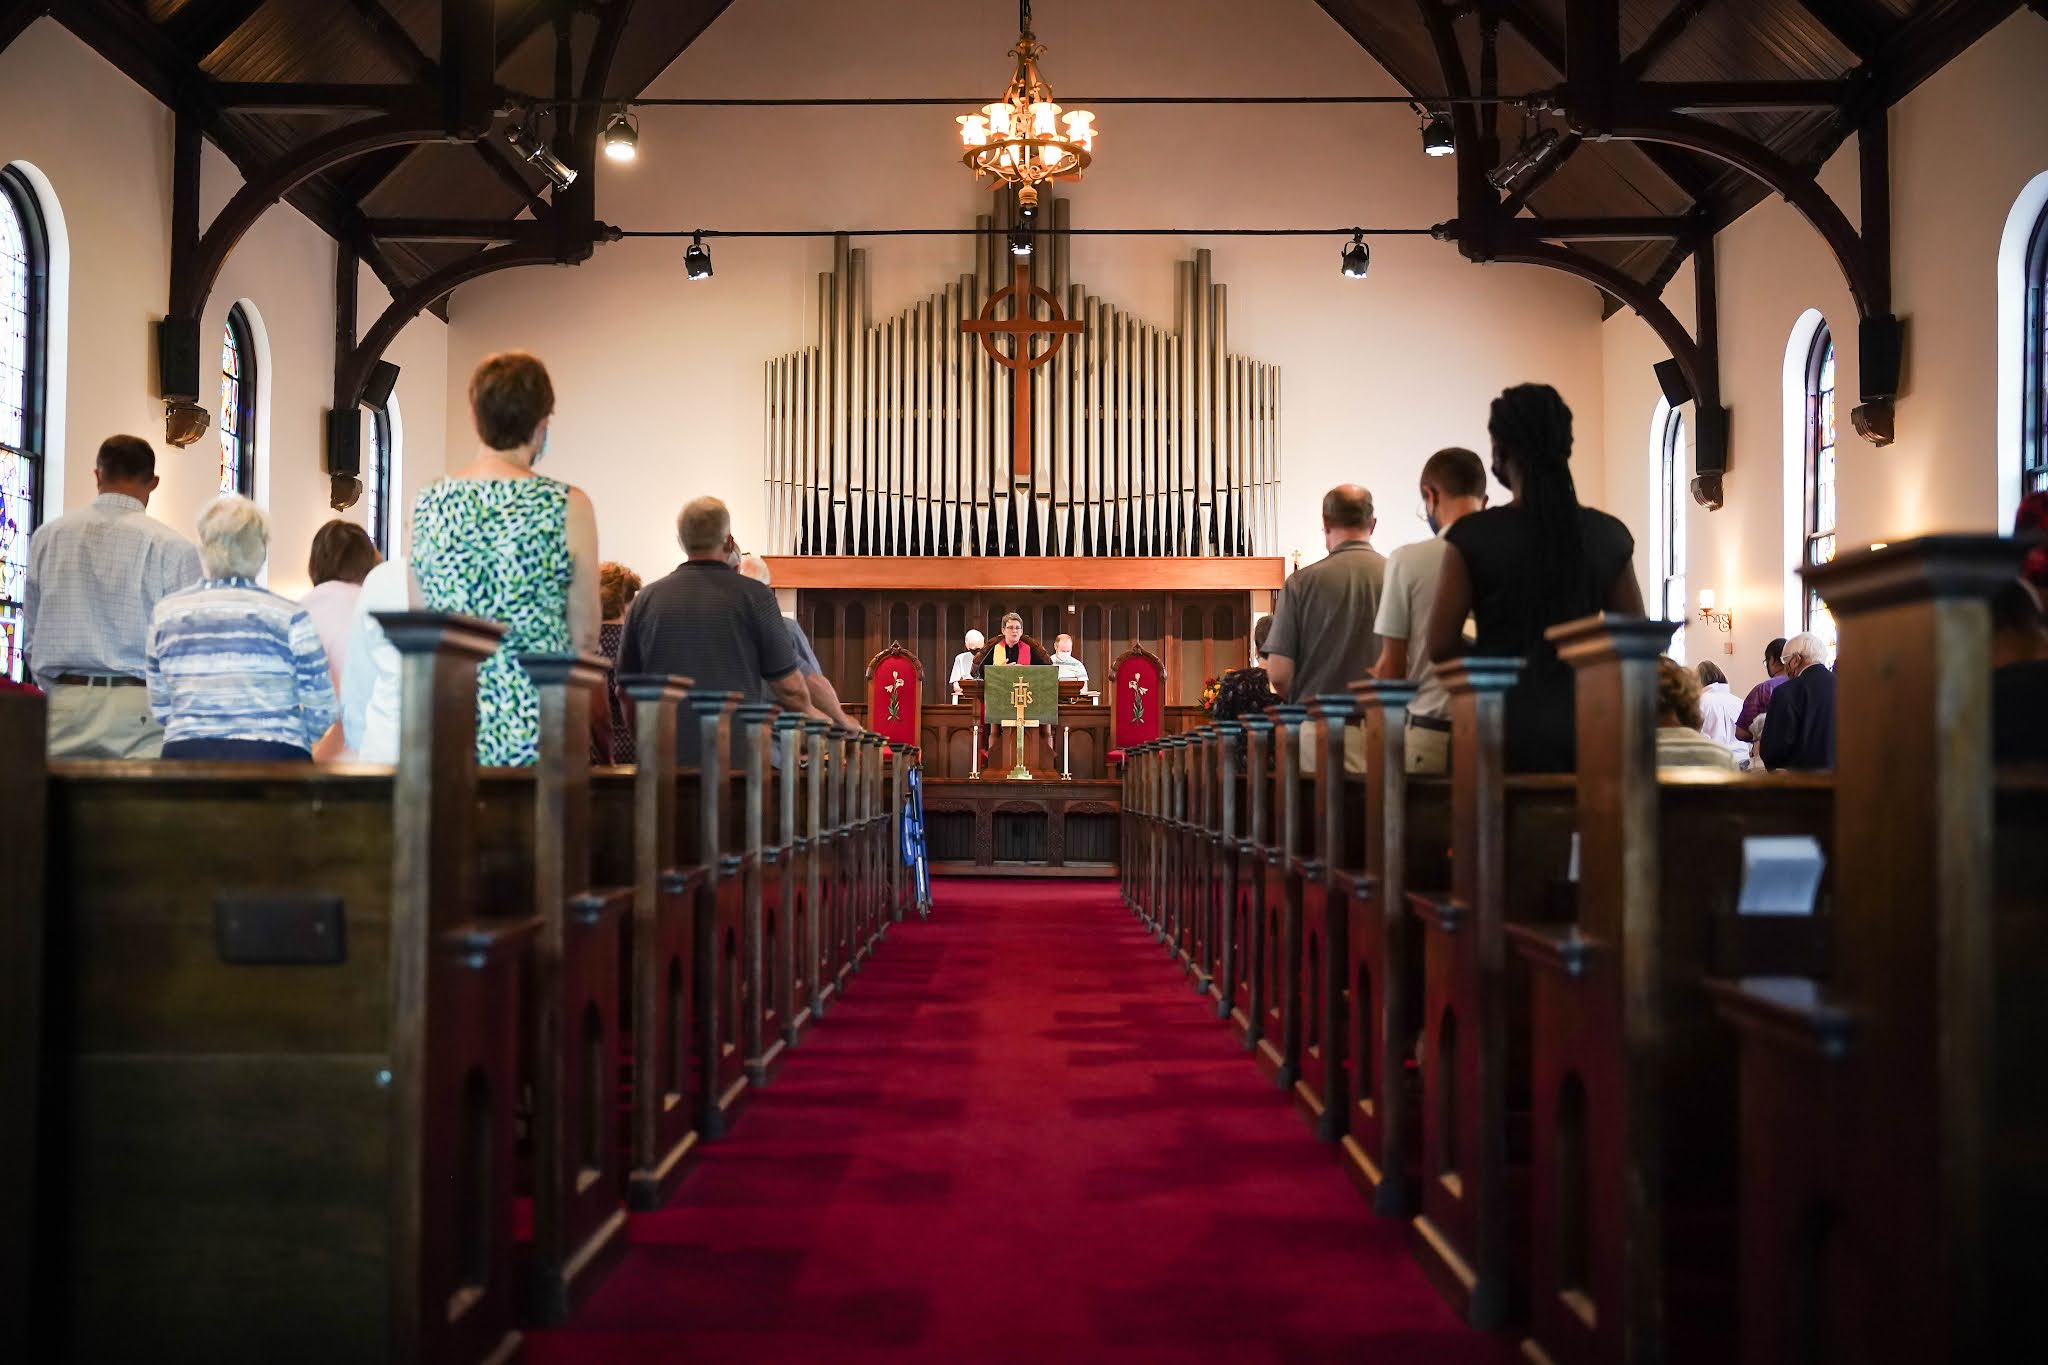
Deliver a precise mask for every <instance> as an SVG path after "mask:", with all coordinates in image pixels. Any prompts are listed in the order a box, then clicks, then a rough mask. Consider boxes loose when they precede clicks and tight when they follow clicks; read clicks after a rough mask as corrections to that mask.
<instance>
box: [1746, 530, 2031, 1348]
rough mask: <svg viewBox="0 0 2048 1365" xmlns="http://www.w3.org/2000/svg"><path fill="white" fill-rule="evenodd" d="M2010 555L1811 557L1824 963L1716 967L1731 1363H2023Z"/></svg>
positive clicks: (2025, 871) (2024, 984)
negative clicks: (1826, 644)
mask: <svg viewBox="0 0 2048 1365" xmlns="http://www.w3.org/2000/svg"><path fill="white" fill-rule="evenodd" d="M2022 549H2023V547H2022V546H2020V545H2019V544H2018V543H2016V542H2013V541H2006V540H1999V539H1997V538H1994V537H1988V536H1987V537H1980V536H1960V535H1952V536H1930V537H1926V538H1923V539H1920V540H1914V541H1907V542H1893V543H1892V544H1891V545H1890V546H1888V547H1886V548H1884V549H1881V550H1870V551H1863V552H1856V553H1850V554H1845V555H1843V556H1842V557H1841V558H1839V559H1837V560H1835V561H1834V562H1832V563H1830V564H1826V565H1822V566H1819V567H1816V568H1811V569H1808V570H1807V571H1806V572H1807V574H1808V575H1809V576H1810V578H1811V581H1812V582H1813V584H1814V585H1815V586H1816V587H1817V588H1818V589H1819V591H1820V592H1821V594H1822V596H1823V597H1825V598H1826V600H1827V603H1828V607H1829V609H1830V610H1831V611H1832V612H1833V613H1834V615H1835V620H1836V623H1837V625H1838V627H1839V629H1840V632H1841V658H1842V668H1841V671H1840V675H1839V682H1838V684H1837V690H1836V736H1835V738H1836V745H1835V747H1836V755H1837V759H1836V772H1835V777H1836V783H1837V794H1836V801H1835V827H1836V844H1837V846H1838V847H1840V848H1841V849H1842V850H1843V851H1844V856H1843V858H1842V859H1841V860H1840V862H1839V863H1838V865H1837V866H1836V868H1835V871H1834V886H1835V897H1836V901H1837V903H1838V904H1839V905H1840V906H1841V913H1840V914H1839V915H1838V916H1837V921H1836V927H1835V934H1834V970H1833V972H1832V977H1831V980H1830V981H1829V982H1828V983H1827V984H1826V985H1825V986H1823V985H1821V984H1820V983H1818V982H1816V981H1814V980H1812V979H1810V978H1804V977H1775V978H1773V977H1752V978H1749V979H1746V980H1732V981H1723V982H1718V983H1716V984H1715V987H1714V990H1715V993H1716V998H1717V1001H1718V1003H1719V1007H1720V1009H1721V1010H1722V1012H1723V1013H1724V1014H1725V1015H1726V1017H1727V1018H1728V1019H1729V1020H1731V1021H1732V1022H1733V1023H1734V1025H1735V1027H1736V1030H1737V1032H1738V1034H1739V1036H1740V1040H1741V1094H1742V1112H1741V1122H1742V1139H1741V1180H1742V1202H1741V1229H1742V1230H1741V1245H1742V1289H1741V1305H1742V1306H1741V1315H1740V1334H1741V1352H1742V1359H1743V1360H1744V1361H1745V1362H1750V1363H1751V1365H1776V1362H1780V1361H1792V1360H1820V1361H1827V1362H1835V1361H1870V1362H1891V1361H1916V1362H1917V1361H1934V1360H1955V1361H1965V1360H1967V1361H1978V1360H1994V1359H1996V1360H2005V1359H2021V1358H2024V1355H2025V1352H2026V1347H2025V1346H2024V1342H2025V1341H2027V1340H2030V1339H2033V1338H2034V1337H2037V1336H2038V1334H2039V1333H2038V1318H2039V1305H2040V1289H2041V1287H2042V1283H2043V1280H2042V1274H2041V1265H2042V1261H2041V1251H2040V1236H2041V1228H2042V1226H2043V1224H2044V1221H2048V1171H2044V1162H2043V1159H2042V1153H2043V1152H2044V1151H2048V1103H2044V1100H2043V1094H2044V1092H2043V1089H2042V1087H2041V1085H2040V1067H2041V1057H2042V1056H2043V1054H2044V1051H2048V1009H2044V1008H2043V1006H2042V1004H2041V1000H2042V988H2041V982H2042V979H2043V974H2044V971H2048V914H2044V910H2048V895H2044V894H2043V891H2042V887H2043V885H2044V884H2048V882H2044V878H2048V839H2044V838H2043V833H2042V832H2043V830H2044V829H2048V774H2044V773H2042V772H2041V771H2040V770H2038V769H2036V770H2031V771H2017V770H2013V771H1999V770H1997V769H1996V768H1994V766H1993V762H1992V755H1991V752H1990V681H1989V675H1990V668H1989V662H1990V613H1989V606H1988V601H1989V598H1990V596H1991V594H1992V593H1993V592H1994V591H1995V590H1996V589H1997V588H1998V587H1999V586H2001V585H2002V584H2003V583H2005V582H2007V581H2009V580H2010V578H2011V577H2012V575H2013V574H2014V572H2015V571H2016V566H2017V565H2018V562H2019V557H2020V554H2021V551H2022Z"/></svg>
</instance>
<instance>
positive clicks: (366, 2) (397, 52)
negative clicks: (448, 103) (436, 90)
mask: <svg viewBox="0 0 2048 1365" xmlns="http://www.w3.org/2000/svg"><path fill="white" fill-rule="evenodd" d="M349 8H350V9H352V10H354V11H355V12H356V17H357V18H359V19H361V20H362V21H363V27H364V28H366V29H368V30H369V32H370V36H371V37H372V38H374V39H376V40H377V46H379V47H381V48H382V49H383V50H384V55H385V56H387V57H389V58H390V59H391V60H392V61H394V62H396V63H397V64H398V65H399V66H400V67H402V68H403V69H404V71H405V75H406V79H408V80H413V81H438V80H440V78H441V68H440V67H438V66H436V65H435V64H434V59H433V58H431V57H429V56H428V55H427V54H426V53H425V52H422V51H421V50H420V45H419V44H418V43H416V42H414V41H413V36H412V33H411V31H410V30H408V29H407V28H406V26H405V25H404V24H401V23H400V22H398V18H397V16H396V15H394V14H392V12H391V11H390V10H388V9H386V8H384V6H383V4H382V2H381V0H349Z"/></svg>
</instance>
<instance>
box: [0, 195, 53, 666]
mask: <svg viewBox="0 0 2048 1365" xmlns="http://www.w3.org/2000/svg"><path fill="white" fill-rule="evenodd" d="M48 285H49V254H48V250H47V243H46V239H45V237H44V234H43V219H42V211H41V209H40V208H38V207H37V204H36V198H35V193H34V191H32V190H31V189H30V188H29V185H28V182H27V180H25V179H24V178H23V177H22V175H21V173H20V172H19V171H17V170H15V169H13V168H12V167H9V168H7V169H6V170H0V665H4V666H5V668H6V671H7V676H8V677H9V678H12V679H15V680H16V681H19V680H20V678H21V676H22V640H21V611H22V599H23V597H24V595H25V594H26V593H27V591H28V541H29V537H30V536H31V535H33V534H34V532H35V529H36V525H37V523H38V522H40V521H41V520H42V507H43V499H42V493H43V488H42V482H43V366H44V362H45V359H46V357H45V355H44V346H45V337H46V335H47V328H48V323H49V319H48V317H47V311H48V306H49V292H48Z"/></svg>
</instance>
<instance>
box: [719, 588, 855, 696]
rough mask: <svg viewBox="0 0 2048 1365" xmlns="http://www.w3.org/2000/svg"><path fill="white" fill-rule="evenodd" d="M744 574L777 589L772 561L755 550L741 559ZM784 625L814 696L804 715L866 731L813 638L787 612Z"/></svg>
mask: <svg viewBox="0 0 2048 1365" xmlns="http://www.w3.org/2000/svg"><path fill="white" fill-rule="evenodd" d="M740 572H741V573H743V574H745V575H746V576H747V577H748V578H751V579H753V580H754V581H755V582H756V583H759V584H760V585H761V586H762V587H764V588H768V589H771V590H772V589H773V588H774V586H775V583H774V581H773V579H772V578H771V576H770V574H769V572H768V561H767V560H765V559H763V558H761V556H759V555H757V554H754V553H752V552H751V551H750V552H748V553H746V554H743V555H741V556H740ZM782 624H783V625H784V626H786V627H787V628H788V630H789V647H790V648H791V649H793V650H795V651H796V671H797V674H798V675H799V676H800V677H802V679H803V681H804V690H805V691H807V692H808V693H810V698H811V704H810V705H809V706H808V707H806V708H805V709H804V714H805V715H807V716H809V717H810V718H811V719H813V720H823V721H830V722H831V723H832V724H834V725H837V726H838V727H839V728H840V729H842V730H861V729H865V728H866V727H865V726H863V725H862V724H861V723H860V722H859V721H857V720H855V719H854V718H853V717H852V716H849V715H848V714H846V708H845V707H844V706H841V705H840V704H839V691H838V689H837V688H835V687H833V686H832V680H831V679H830V678H827V677H826V676H825V669H824V667H823V666H822V665H820V664H819V663H818V651H817V650H815V649H813V648H811V637H810V636H808V635H806V634H804V628H803V627H802V626H801V625H799V624H798V623H797V619H796V618H795V617H794V616H791V615H790V614H789V613H788V612H784V613H783V614H782Z"/></svg>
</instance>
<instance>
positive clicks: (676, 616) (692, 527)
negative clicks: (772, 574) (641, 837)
mask: <svg viewBox="0 0 2048 1365" xmlns="http://www.w3.org/2000/svg"><path fill="white" fill-rule="evenodd" d="M676 539H678V540H680V541H681V542H682V546H683V553H684V554H685V555H686V556H688V557H687V558H686V559H685V560H684V561H683V563H682V564H681V565H679V566H677V568H676V570H675V572H673V573H671V574H669V576H668V577H666V578H663V579H659V580H657V581H655V582H653V583H649V584H648V585H647V586H646V587H645V588H643V589H642V590H641V592H640V595H639V596H638V597H636V598H634V599H633V605H632V607H631V608H629V609H628V610H627V612H626V627H625V638H624V639H623V640H622V641H621V642H620V645H619V665H618V672H619V676H620V677H622V678H624V677H628V676H630V675H632V674H635V673H670V674H678V675H680V676H682V677H686V678H689V679H691V681H692V689H693V690H694V691H697V692H738V693H739V694H740V695H741V697H742V699H744V700H746V701H755V702H758V701H772V702H774V703H776V704H777V705H778V706H781V707H782V708H783V709H784V710H787V711H796V712H802V711H804V710H805V709H806V707H807V706H808V705H809V703H810V694H809V693H808V692H807V691H805V689H804V681H803V675H802V674H800V673H798V672H797V665H796V651H795V650H794V649H792V648H791V647H790V643H789V632H788V630H787V629H786V628H785V627H784V626H783V624H782V613H781V612H780V611H778V610H777V609H776V606H775V594H774V593H773V592H771V591H769V590H768V589H767V588H765V587H763V586H761V585H760V584H759V583H756V582H754V581H753V580H752V579H750V578H746V577H743V576H742V575H740V574H739V573H737V572H736V571H735V570H734V569H733V567H732V563H731V561H730V560H729V559H728V556H731V557H732V558H733V559H736V558H737V557H738V551H737V547H736V546H734V544H733V539H732V514H731V513H729V512H727V511H726V509H725V504H724V503H722V502H720V501H719V500H718V499H717V498H698V499H697V500H695V501H694V502H691V503H689V504H688V505H686V506H685V507H684V508H683V511H682V514H681V515H680V516H678V517H677V518H676ZM697 747H698V746H697V727H696V726H695V725H690V724H682V725H678V726H677V727H676V757H677V759H678V761H680V762H682V763H684V764H695V763H696V762H697Z"/></svg>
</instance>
